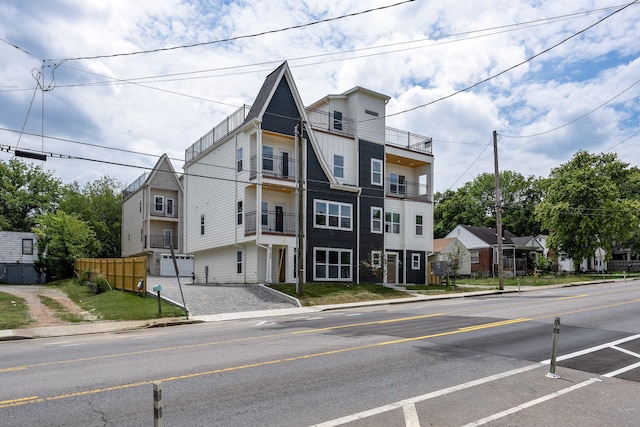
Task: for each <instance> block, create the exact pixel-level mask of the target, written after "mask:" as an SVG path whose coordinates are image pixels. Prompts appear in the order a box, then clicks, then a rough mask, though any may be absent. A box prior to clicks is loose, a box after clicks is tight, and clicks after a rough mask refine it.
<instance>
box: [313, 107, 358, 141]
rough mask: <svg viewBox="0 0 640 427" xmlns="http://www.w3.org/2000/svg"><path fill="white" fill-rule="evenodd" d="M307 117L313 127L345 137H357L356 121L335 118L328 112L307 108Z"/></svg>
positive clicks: (342, 117) (346, 118)
mask: <svg viewBox="0 0 640 427" xmlns="http://www.w3.org/2000/svg"><path fill="white" fill-rule="evenodd" d="M307 117H308V118H309V121H310V122H311V123H310V124H311V127H312V128H314V129H317V130H324V131H327V132H331V133H337V134H340V135H345V136H354V135H355V121H354V120H353V119H350V118H348V117H344V116H335V115H333V114H331V113H329V112H327V111H321V110H312V109H310V108H307Z"/></svg>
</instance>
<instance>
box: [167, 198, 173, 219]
mask: <svg viewBox="0 0 640 427" xmlns="http://www.w3.org/2000/svg"><path fill="white" fill-rule="evenodd" d="M167 216H173V199H167Z"/></svg>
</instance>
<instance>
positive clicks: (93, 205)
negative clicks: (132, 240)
mask: <svg viewBox="0 0 640 427" xmlns="http://www.w3.org/2000/svg"><path fill="white" fill-rule="evenodd" d="M121 192H122V184H121V183H120V181H118V180H116V179H115V178H110V177H102V178H100V179H97V180H95V181H93V182H90V183H88V184H86V185H85V186H84V188H82V189H80V186H79V185H78V183H77V182H74V183H73V184H70V185H67V186H65V187H64V189H63V192H62V193H63V194H62V199H61V201H60V209H61V210H63V211H65V212H66V213H69V214H76V215H77V216H78V217H79V218H81V219H82V220H84V221H85V222H86V223H87V224H89V226H90V227H91V229H92V230H93V231H94V233H95V236H96V239H97V242H98V244H99V250H98V253H97V254H96V256H98V257H101V258H110V257H119V256H120V254H121V250H120V246H121V242H120V236H121V233H122V231H121V226H120V225H121V222H122V207H121V201H122V198H121Z"/></svg>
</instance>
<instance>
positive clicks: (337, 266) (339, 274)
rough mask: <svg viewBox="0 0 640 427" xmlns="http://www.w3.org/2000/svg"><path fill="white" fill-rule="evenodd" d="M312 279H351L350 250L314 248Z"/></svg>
mask: <svg viewBox="0 0 640 427" xmlns="http://www.w3.org/2000/svg"><path fill="white" fill-rule="evenodd" d="M313 272H314V273H313V278H314V280H351V250H350V249H326V248H314V255H313Z"/></svg>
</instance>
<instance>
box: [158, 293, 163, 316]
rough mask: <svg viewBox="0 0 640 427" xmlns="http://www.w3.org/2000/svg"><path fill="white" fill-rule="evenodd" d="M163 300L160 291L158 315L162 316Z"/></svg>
mask: <svg viewBox="0 0 640 427" xmlns="http://www.w3.org/2000/svg"><path fill="white" fill-rule="evenodd" d="M161 302H162V298H161V297H160V291H158V315H160V314H162V304H161Z"/></svg>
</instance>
